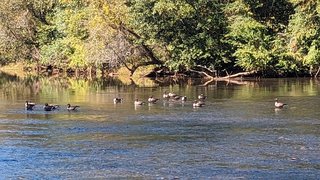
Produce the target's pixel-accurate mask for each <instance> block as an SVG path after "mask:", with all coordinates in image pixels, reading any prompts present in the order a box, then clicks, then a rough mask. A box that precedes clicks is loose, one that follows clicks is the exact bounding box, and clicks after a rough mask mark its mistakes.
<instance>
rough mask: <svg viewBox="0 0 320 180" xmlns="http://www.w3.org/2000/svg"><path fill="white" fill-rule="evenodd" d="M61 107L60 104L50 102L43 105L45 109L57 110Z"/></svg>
mask: <svg viewBox="0 0 320 180" xmlns="http://www.w3.org/2000/svg"><path fill="white" fill-rule="evenodd" d="M58 108H59V105H57V104H54V105H53V104H48V103H45V104H44V106H43V110H45V111H52V110H56V109H58Z"/></svg>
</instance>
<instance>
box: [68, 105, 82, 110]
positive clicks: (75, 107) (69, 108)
mask: <svg viewBox="0 0 320 180" xmlns="http://www.w3.org/2000/svg"><path fill="white" fill-rule="evenodd" d="M79 107H80V106H71V105H70V104H67V110H68V111H76V110H77V108H79Z"/></svg>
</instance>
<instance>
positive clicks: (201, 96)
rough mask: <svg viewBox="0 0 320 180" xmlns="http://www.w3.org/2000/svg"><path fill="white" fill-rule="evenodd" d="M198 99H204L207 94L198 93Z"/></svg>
mask: <svg viewBox="0 0 320 180" xmlns="http://www.w3.org/2000/svg"><path fill="white" fill-rule="evenodd" d="M198 99H199V100H205V99H207V96H205V95H203V94H200V95H199V96H198Z"/></svg>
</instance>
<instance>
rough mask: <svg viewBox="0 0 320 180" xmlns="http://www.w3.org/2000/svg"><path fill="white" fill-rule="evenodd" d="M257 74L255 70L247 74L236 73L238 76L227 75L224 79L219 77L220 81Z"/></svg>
mask: <svg viewBox="0 0 320 180" xmlns="http://www.w3.org/2000/svg"><path fill="white" fill-rule="evenodd" d="M255 73H257V71H255V70H253V71H246V72H239V73H236V74H232V75H227V76H224V77H219V78H218V79H230V78H236V77H239V76H241V77H242V76H248V75H252V74H255Z"/></svg>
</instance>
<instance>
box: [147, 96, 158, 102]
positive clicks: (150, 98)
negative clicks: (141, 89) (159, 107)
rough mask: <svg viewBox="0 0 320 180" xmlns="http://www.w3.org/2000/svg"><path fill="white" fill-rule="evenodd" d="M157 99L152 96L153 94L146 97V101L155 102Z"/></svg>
mask: <svg viewBox="0 0 320 180" xmlns="http://www.w3.org/2000/svg"><path fill="white" fill-rule="evenodd" d="M158 100H159V99H158V98H154V97H153V96H150V97H149V98H148V102H149V103H156V102H157V101H158Z"/></svg>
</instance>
